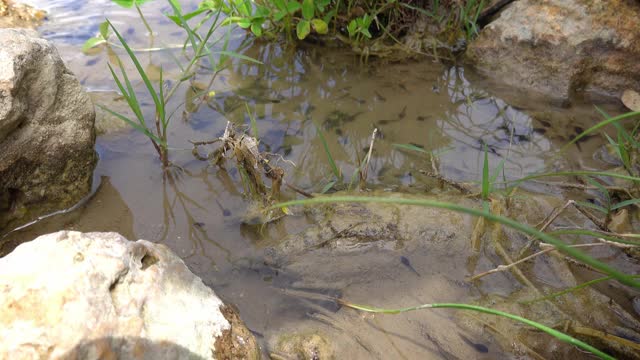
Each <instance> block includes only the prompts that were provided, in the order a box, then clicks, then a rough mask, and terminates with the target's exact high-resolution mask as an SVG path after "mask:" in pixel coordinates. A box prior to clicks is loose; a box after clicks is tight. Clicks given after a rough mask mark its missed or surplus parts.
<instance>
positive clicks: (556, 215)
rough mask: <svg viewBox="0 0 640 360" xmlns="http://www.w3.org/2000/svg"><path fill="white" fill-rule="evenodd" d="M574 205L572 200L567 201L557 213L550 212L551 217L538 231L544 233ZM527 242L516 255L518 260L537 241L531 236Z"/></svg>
mask: <svg viewBox="0 0 640 360" xmlns="http://www.w3.org/2000/svg"><path fill="white" fill-rule="evenodd" d="M575 203H576V202H575V201H574V200H569V201H567V202H566V203H565V204H564V205H563V206H562V207H560V208H559V209H558V210H557V211H555V210H554V211H555V213H554V212H551V215H550V216H549V217H548V218H547V221H546V222H545V223H544V225H542V227H541V228H540V231H541V232H542V231H545V230H546V229H547V228H548V227H549V225H551V223H553V222H554V221H555V220H556V219H557V218H558V216H560V214H562V213H563V212H564V211H565V210H566V209H567V208H568V207H569V206H571V205H574V204H575ZM527 240H528V242H527V244H526V245H525V246H524V247H523V248H522V250H520V253H519V254H518V257H517V258H518V259H520V258H522V257H523V256H524V254H525V253H526V252H527V251H529V250H530V249H531V247H532V246H533V245H534V244H535V243H536V241H537V239H534V238H533V237H532V236H528V237H527Z"/></svg>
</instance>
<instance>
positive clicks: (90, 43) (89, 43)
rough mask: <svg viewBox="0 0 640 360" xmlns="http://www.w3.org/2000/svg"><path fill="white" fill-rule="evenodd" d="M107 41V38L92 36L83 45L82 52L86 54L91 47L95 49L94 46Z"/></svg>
mask: <svg viewBox="0 0 640 360" xmlns="http://www.w3.org/2000/svg"><path fill="white" fill-rule="evenodd" d="M106 42H107V40H105V39H104V38H102V37H92V38H91V39H89V40H87V41H86V42H85V43H84V45H82V52H83V53H85V54H86V53H87V51H89V50H90V49H93V48H94V47H96V46H98V45H101V44H104V43H106Z"/></svg>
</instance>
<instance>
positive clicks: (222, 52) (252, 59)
mask: <svg viewBox="0 0 640 360" xmlns="http://www.w3.org/2000/svg"><path fill="white" fill-rule="evenodd" d="M216 53H217V54H220V55H224V56H229V57H234V58H238V59H241V60H246V61H251V62H252V63H256V64H262V61H259V60H256V59H254V58H252V57H249V56H246V55H242V54H238V53H236V52H233V51H226V50H221V51H216Z"/></svg>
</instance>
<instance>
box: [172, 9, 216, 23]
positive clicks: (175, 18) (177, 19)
mask: <svg viewBox="0 0 640 360" xmlns="http://www.w3.org/2000/svg"><path fill="white" fill-rule="evenodd" d="M206 11H208V10H207V9H198V10H196V11H193V12H190V13H188V14H184V15H182V18H183V19H184V20H190V19H193V18H194V17H196V16H198V15H200V14H202V13H203V12H206ZM167 17H168V18H169V19H171V21H173V22H174V23H175V24H176V25H178V26H182V21H181V20H180V17H179V16H178V15H167Z"/></svg>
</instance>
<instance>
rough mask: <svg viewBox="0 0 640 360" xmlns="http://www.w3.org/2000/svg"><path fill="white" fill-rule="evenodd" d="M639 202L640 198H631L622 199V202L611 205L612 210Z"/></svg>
mask: <svg viewBox="0 0 640 360" xmlns="http://www.w3.org/2000/svg"><path fill="white" fill-rule="evenodd" d="M637 203H640V199H629V200H625V201H621V202H619V203H617V204H615V205H613V206H612V207H611V210H618V209H620V208H623V207H625V206H629V205H633V204H637Z"/></svg>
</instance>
